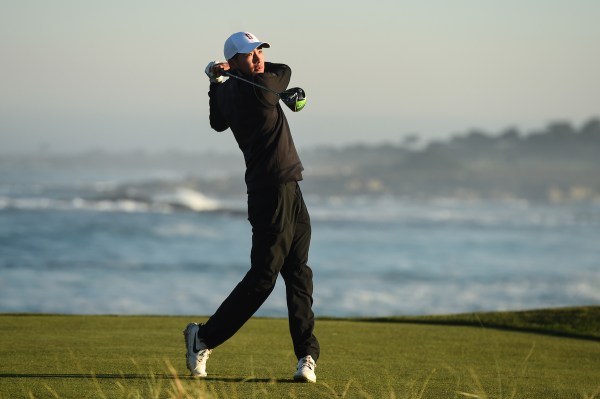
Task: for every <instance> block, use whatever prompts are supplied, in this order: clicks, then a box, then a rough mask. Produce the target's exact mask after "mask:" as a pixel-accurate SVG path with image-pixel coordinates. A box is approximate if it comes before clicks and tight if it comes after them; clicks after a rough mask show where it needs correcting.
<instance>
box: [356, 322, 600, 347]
mask: <svg viewBox="0 0 600 399" xmlns="http://www.w3.org/2000/svg"><path fill="white" fill-rule="evenodd" d="M349 320H350V321H359V322H365V323H399V324H428V325H439V326H458V327H476V328H484V329H485V328H489V329H494V330H502V331H513V332H523V333H529V334H540V335H548V336H552V337H561V338H572V339H583V340H588V341H596V342H600V337H598V336H595V335H589V334H582V333H571V332H567V331H556V330H546V329H543V328H536V327H518V326H507V325H503V324H495V323H485V322H481V321H468V320H423V319H418V318H416V319H411V318H386V317H381V318H363V319H349Z"/></svg>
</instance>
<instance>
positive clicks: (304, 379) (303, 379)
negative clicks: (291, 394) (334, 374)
mask: <svg viewBox="0 0 600 399" xmlns="http://www.w3.org/2000/svg"><path fill="white" fill-rule="evenodd" d="M294 381H295V382H299V383H306V382H310V383H311V384H314V383H315V382H317V380H316V379H315V380H311V379H308V378H307V377H304V376H302V375H298V376H296V375H295V376H294Z"/></svg>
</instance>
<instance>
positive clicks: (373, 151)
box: [304, 118, 600, 203]
mask: <svg viewBox="0 0 600 399" xmlns="http://www.w3.org/2000/svg"><path fill="white" fill-rule="evenodd" d="M415 141H416V140H415V139H411V140H405V142H404V143H403V144H401V145H380V146H366V145H356V146H350V147H346V148H342V149H333V148H329V149H320V150H315V151H314V153H313V154H311V159H310V162H309V163H308V164H310V165H311V168H313V167H314V166H317V168H316V169H317V170H316V171H315V173H314V175H312V176H310V178H309V179H307V180H306V182H305V183H304V185H305V186H306V190H307V191H309V192H315V193H318V194H320V195H336V194H337V195H352V194H354V195H356V194H368V195H381V194H390V195H395V196H401V197H406V198H411V199H431V198H440V197H443V198H461V199H500V200H504V199H526V200H533V201H543V202H552V203H560V202H573V201H600V119H598V118H592V119H590V120H589V121H587V122H585V123H584V124H582V125H581V126H580V127H579V128H577V127H574V126H573V125H572V124H571V123H568V122H556V123H552V124H549V125H548V126H547V127H546V128H545V129H542V130H540V131H536V132H533V133H530V134H523V133H521V132H520V131H519V130H518V129H515V128H512V129H507V130H505V131H503V132H502V133H501V134H499V135H492V134H488V133H485V132H483V131H479V130H475V131H471V132H468V133H466V134H463V135H457V136H454V137H452V138H451V139H450V140H448V141H435V142H431V143H429V144H428V145H426V146H425V147H423V148H420V149H419V148H415V145H414V143H415ZM313 162H314V163H315V165H313Z"/></svg>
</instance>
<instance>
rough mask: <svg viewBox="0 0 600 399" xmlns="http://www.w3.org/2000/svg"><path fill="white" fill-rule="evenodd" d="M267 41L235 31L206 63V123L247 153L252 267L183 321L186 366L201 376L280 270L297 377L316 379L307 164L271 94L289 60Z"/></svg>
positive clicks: (283, 79) (284, 78) (280, 85)
mask: <svg viewBox="0 0 600 399" xmlns="http://www.w3.org/2000/svg"><path fill="white" fill-rule="evenodd" d="M269 47H270V45H269V43H266V42H261V41H260V40H258V38H257V37H256V36H254V35H253V34H252V33H248V32H237V33H234V34H233V35H231V36H230V37H229V38H228V39H227V40H226V41H225V48H224V54H225V59H227V62H220V63H216V62H210V63H209V64H208V65H207V67H206V69H205V73H206V75H207V76H208V77H209V79H210V91H209V93H208V95H209V105H210V125H211V127H212V128H213V129H214V130H216V131H218V132H222V131H225V130H227V129H228V128H229V129H231V131H232V132H233V135H234V137H235V139H236V141H237V143H238V145H239V147H240V149H241V150H242V153H243V154H244V160H245V163H246V175H245V180H246V187H247V193H248V220H249V221H250V224H251V225H252V250H251V253H250V262H251V264H250V270H249V271H248V272H247V274H246V275H245V276H244V278H243V279H242V281H240V283H239V284H238V285H237V286H236V287H235V288H234V289H233V291H232V292H231V294H229V296H228V297H227V298H226V299H225V301H224V302H223V303H222V304H221V306H220V307H219V308H218V309H217V311H216V312H215V313H214V314H213V315H212V316H211V317H210V318H209V319H208V321H207V322H206V323H205V324H197V323H190V324H188V325H187V327H186V328H185V330H184V332H183V335H184V337H185V343H186V348H187V355H186V360H187V368H188V369H189V370H190V371H191V373H192V375H194V376H198V377H204V376H206V361H207V359H208V357H209V355H210V353H211V352H212V350H213V349H214V348H216V347H217V346H219V345H220V344H222V343H224V342H225V341H226V340H227V339H229V338H230V337H232V336H233V335H234V334H235V333H236V332H237V331H238V330H239V329H240V328H241V327H242V326H243V325H244V323H245V322H246V321H248V319H249V318H250V317H252V315H253V314H254V313H255V312H256V311H257V310H258V308H260V306H261V305H262V304H263V303H264V301H265V300H266V299H267V297H268V296H269V294H270V293H271V292H272V291H273V288H274V286H275V281H276V280H277V276H278V275H279V274H280V273H281V275H282V277H283V280H284V282H285V286H286V298H287V308H288V319H289V328H290V334H291V337H292V343H293V345H294V352H295V354H296V357H297V358H298V363H297V368H296V373H295V374H294V380H296V381H302V382H315V381H316V375H315V367H316V361H317V359H318V358H319V352H320V349H319V342H318V341H317V338H316V337H315V336H314V334H313V330H314V324H315V320H314V314H313V311H312V303H313V298H312V293H313V274H312V270H311V269H310V267H308V265H307V261H308V249H309V246H310V236H311V225H310V218H309V215H308V211H307V209H306V205H305V203H304V199H303V198H302V192H301V191H300V186H299V185H298V181H300V180H302V171H303V169H304V168H303V167H302V163H301V162H300V158H299V157H298V153H297V152H296V148H295V146H294V142H293V140H292V135H291V132H290V128H289V125H288V122H287V119H286V117H285V114H284V112H283V109H282V108H281V105H280V104H279V97H278V95H277V94H275V93H280V92H282V91H284V90H285V89H286V88H287V86H288V83H289V81H290V76H291V73H292V72H291V70H290V68H289V67H288V66H287V65H284V64H275V63H270V62H265V57H264V54H263V49H264V48H269ZM223 71H229V73H233V74H236V75H238V76H241V77H244V78H245V79H247V80H251V81H253V82H254V83H257V84H259V85H261V86H264V87H267V88H269V89H271V90H273V92H270V91H268V90H265V89H261V88H259V87H256V86H254V85H252V84H249V83H248V82H244V81H242V80H238V79H232V78H230V79H227V80H225V79H224V77H223V76H221V75H222V73H223Z"/></svg>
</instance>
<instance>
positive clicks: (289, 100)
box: [279, 87, 306, 112]
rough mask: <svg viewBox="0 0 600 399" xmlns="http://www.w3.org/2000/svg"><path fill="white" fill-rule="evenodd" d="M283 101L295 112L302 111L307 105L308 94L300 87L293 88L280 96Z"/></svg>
mask: <svg viewBox="0 0 600 399" xmlns="http://www.w3.org/2000/svg"><path fill="white" fill-rule="evenodd" d="M279 98H281V101H283V103H284V104H285V105H287V107H288V108H289V109H291V110H292V111H294V112H298V111H301V110H302V108H304V106H305V105H306V93H305V92H304V90H302V89H301V88H299V87H293V88H291V89H287V90H286V91H284V92H282V93H281V94H279Z"/></svg>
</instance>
